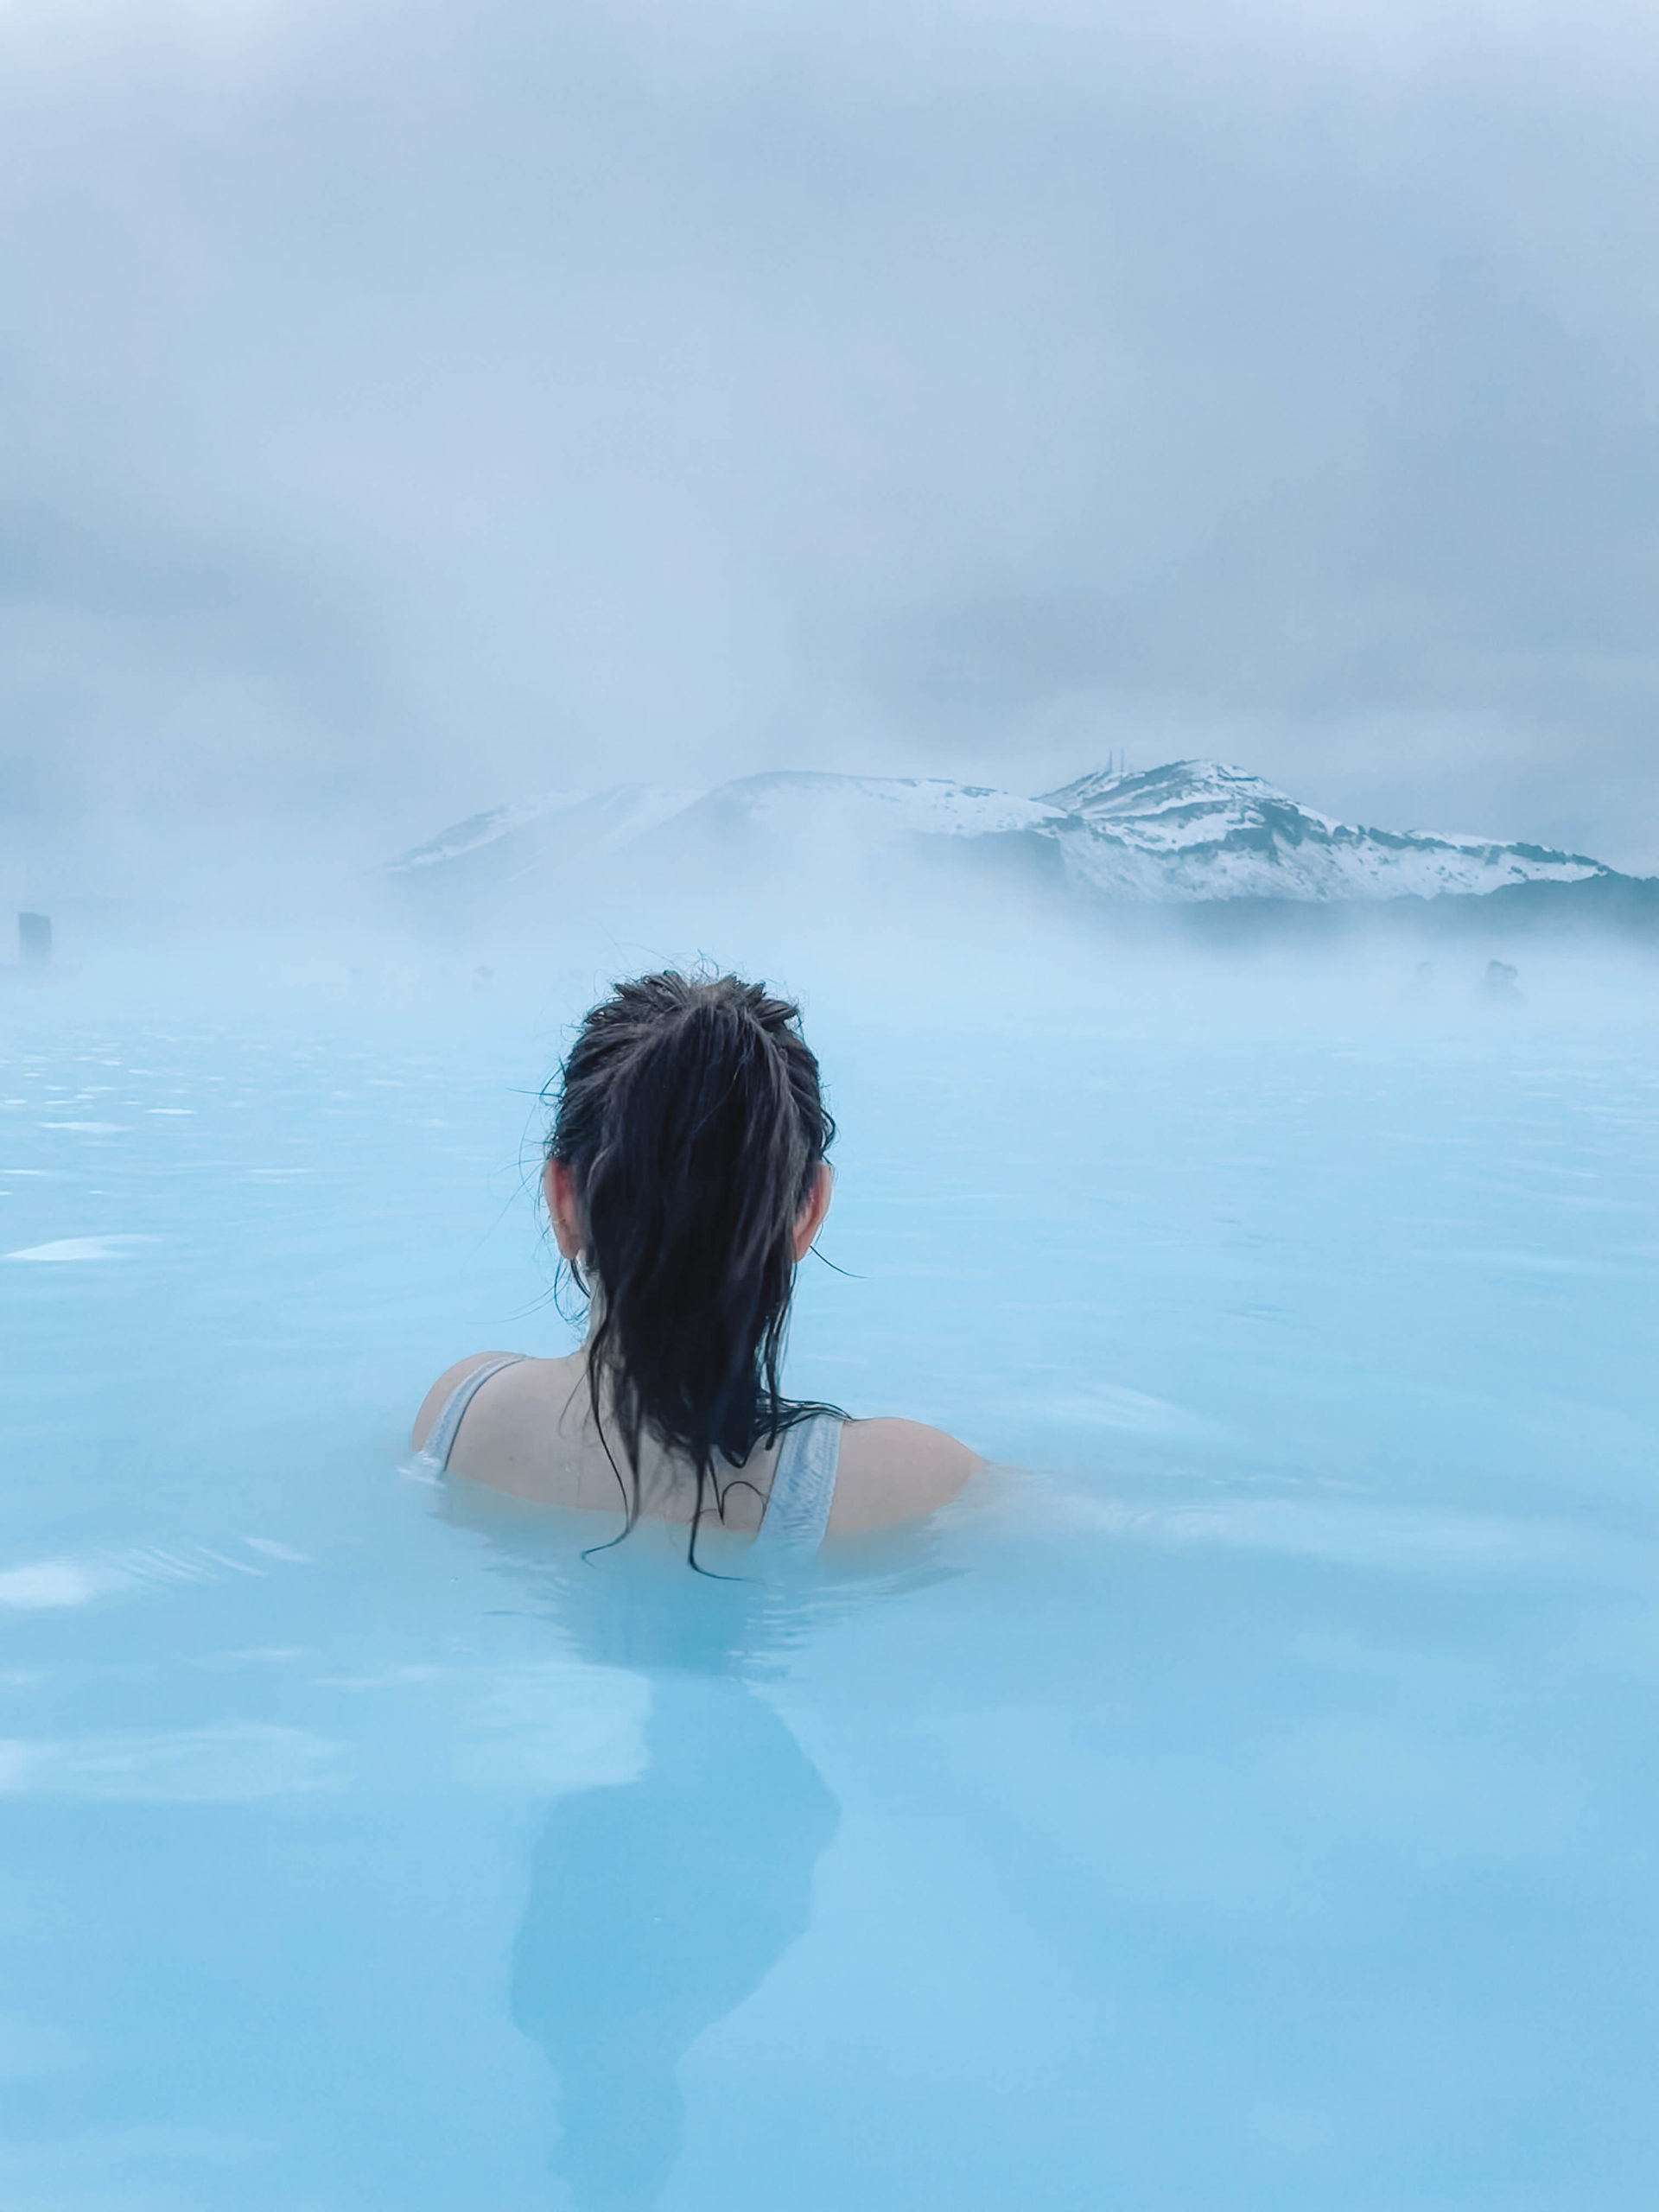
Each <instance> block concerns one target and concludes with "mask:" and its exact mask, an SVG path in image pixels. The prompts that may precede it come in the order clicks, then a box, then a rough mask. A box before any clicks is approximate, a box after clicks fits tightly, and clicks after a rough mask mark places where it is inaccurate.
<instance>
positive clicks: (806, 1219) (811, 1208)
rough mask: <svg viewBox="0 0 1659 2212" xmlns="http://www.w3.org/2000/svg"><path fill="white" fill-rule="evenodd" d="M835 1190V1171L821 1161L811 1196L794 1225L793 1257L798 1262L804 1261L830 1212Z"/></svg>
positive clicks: (825, 1162)
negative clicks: (830, 1203)
mask: <svg viewBox="0 0 1659 2212" xmlns="http://www.w3.org/2000/svg"><path fill="white" fill-rule="evenodd" d="M835 1188H836V1171H835V1169H834V1168H833V1167H831V1166H830V1165H829V1161H828V1160H820V1161H819V1162H818V1172H817V1176H816V1177H815V1179H814V1180H813V1184H812V1195H811V1197H810V1198H808V1200H807V1202H806V1204H805V1205H804V1206H803V1207H802V1208H801V1211H800V1214H799V1217H798V1219H797V1221H796V1224H795V1256H796V1258H797V1259H798V1260H804V1258H805V1257H806V1255H807V1254H808V1253H809V1252H810V1250H811V1249H812V1240H813V1238H814V1237H815V1236H817V1233H818V1231H819V1230H821V1229H822V1228H823V1217H824V1216H825V1214H827V1213H828V1212H829V1200H830V1198H831V1197H832V1196H833V1195H834V1192H835Z"/></svg>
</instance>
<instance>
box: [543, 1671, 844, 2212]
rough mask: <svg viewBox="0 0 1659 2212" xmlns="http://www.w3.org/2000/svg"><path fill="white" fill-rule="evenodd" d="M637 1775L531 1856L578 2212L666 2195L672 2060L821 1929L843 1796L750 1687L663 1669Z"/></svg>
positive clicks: (567, 2159) (675, 2129)
mask: <svg viewBox="0 0 1659 2212" xmlns="http://www.w3.org/2000/svg"><path fill="white" fill-rule="evenodd" d="M648 1751H649V1758H650V1764H649V1765H648V1767H647V1769H646V1771H645V1774H644V1776H643V1777H641V1778H640V1779H639V1781H638V1782H632V1783H625V1784H623V1785H621V1786H620V1787H618V1788H610V1789H593V1790H588V1791H587V1792H585V1793H584V1794H583V1795H582V1796H574V1797H569V1798H566V1799H563V1800H561V1801H560V1802H558V1803H557V1804H556V1805H555V1806H554V1808H553V1809H552V1811H551V1813H550V1815H549V1817H548V1821H547V1824H546V1826H545V1827H543V1830H542V1833H541V1835H540V1837H539V1838H538V1839H537V1844H536V1847H535V1853H534V1855H533V1857H532V1859H531V1878H530V1897H529V1901H528V1903H527V1904H526V1906H525V1909H524V1923H523V1925H522V1927H521V1929H520V1930H519V1934H518V1942H517V1945H516V1946H515V1948H514V1952H513V1961H512V2018H513V2021H514V2024H515V2025H516V2026H518V2028H519V2029H521V2030H522V2031H523V2032H524V2034H525V2035H527V2036H529V2037H531V2040H532V2041H533V2042H535V2043H537V2044H540V2046H541V2048H542V2049H543V2051H544V2052H545V2053H546V2055H547V2057H548V2060H549V2062H550V2064H551V2065H552V2067H553V2068H554V2069H555V2071H556V2074H557V2075H558V2077H559V2088H560V2100H559V2101H560V2121H561V2129H560V2133H561V2141H560V2148H559V2152H558V2155H557V2159H556V2164H557V2168H558V2170H559V2171H561V2172H562V2173H563V2176H564V2177H565V2179H566V2180H567V2181H568V2183H569V2186H570V2190H571V2194H572V2196H573V2199H574V2201H575V2203H576V2204H577V2205H578V2206H579V2207H581V2208H582V2212H589V2208H593V2212H601V2208H606V2212H609V2208H615V2212H632V2208H635V2207H640V2208H643V2207H645V2206H648V2205H651V2204H653V2203H654V2202H656V2201H657V2198H658V2194H659V2192H660V2191H661V2190H662V2188H663V2186H664V2183H666V2181H667V2179H668V2177H669V2174H670V2172H671V2169H672V2166H673V2164H674V2160H675V2157H676V2154H677V2151H678V2148H679V2139H680V2131H681V2124H682V2119H683V2103H682V2100H681V2096H680V2090H679V2085H678V2082H677V2079H676V2069H677V2067H678V2065H679V2063H680V2061H681V2059H682V2058H683V2056H684V2055H685V2053H686V2052H687V2051H688V2050H690V2047H691V2045H692V2044H693V2043H694V2042H695V2041H696V2038H697V2037H698V2036H700V2035H701V2034H702V2031H703V2030H704V2029H705V2028H707V2027H709V2026H711V2025H712V2024H714V2023H715V2021H716V2020H719V2019H721V2018H724V2016H725V2015H726V2014H727V2013H728V2012H732V2011H733V2010H734V2008H735V2007H736V2006H737V2005H740V2004H741V2003H742V2001H743V1999H745V1998H746V1997H748V1996H750V1995H751V1994H752V1993H753V1992H754V1991H755V1990H756V1989H758V1988H759V1987H760V1984H761V1982H762V1981H763V1980H765V1979H766V1975H767V1974H768V1973H770V1971H771V1969H772V1967H773V1966H774V1965H775V1964H776V1963H777V1961H778V1960H779V1958H780V1957H781V1956H782V1955H783V1954H784V1952H785V1950H786V1949H787V1948H788V1947H789V1945H790V1944H791V1943H792V1942H794V1940H795V1938H796V1937H797V1936H800V1935H802V1934H803V1933H804V1931H805V1929H806V1925H807V1919H808V1913H809V1907H810V1892H811V1884H812V1872H813V1868H814V1866H815V1865H816V1863H817V1859H818V1855H819V1853H821V1852H822V1851H823V1848H824V1846H825V1845H826V1844H827V1843H828V1842H829V1838H830V1836H831V1834H833V1833H834V1830H835V1826H836V1817H837V1815H836V1802H835V1800H834V1798H833V1797H831V1796H830V1795H829V1790H828V1789H826V1788H825V1786H824V1783H823V1779H822V1777H820V1776H819V1774H818V1772H817V1769H816V1768H815V1767H814V1766H813V1764H811V1762H810V1759H808V1758H807V1757H806V1754H805V1753H804V1751H802V1750H801V1747H800V1745H798V1743H797V1742H796V1740H795V1738H794V1737H793V1736H792V1735H791V1733H790V1732H789V1730H788V1729H787V1728H786V1727H785V1725H784V1723H783V1722H782V1721H781V1720H780V1719H779V1718H778V1716H777V1714H776V1713H774V1712H773V1711H772V1708H771V1707H770V1706H768V1705H767V1704H766V1702H765V1701H764V1700H762V1699H761V1698H760V1697H758V1696H757V1695H756V1694H754V1693H753V1691H752V1690H750V1689H747V1688H745V1687H744V1686H743V1685H742V1684H741V1682H738V1681H732V1680H730V1679H727V1680H724V1681H721V1680H709V1679H708V1678H706V1677H702V1678H700V1677H698V1676H696V1675H667V1676H660V1675H659V1676H658V1678H657V1681H656V1685H655V1701H654V1705H653V1710H652V1721H651V1727H650V1734H649V1739H648Z"/></svg>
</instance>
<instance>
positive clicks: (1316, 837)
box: [390, 760, 1613, 904]
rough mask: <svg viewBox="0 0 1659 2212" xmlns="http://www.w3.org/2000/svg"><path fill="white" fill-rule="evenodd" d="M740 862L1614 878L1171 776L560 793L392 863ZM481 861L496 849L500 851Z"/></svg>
mask: <svg viewBox="0 0 1659 2212" xmlns="http://www.w3.org/2000/svg"><path fill="white" fill-rule="evenodd" d="M711 837H713V838H714V839H715V840H717V841H719V842H720V846H721V850H722V851H724V852H725V853H726V854H727V855H729V854H730V853H731V851H732V849H733V848H734V846H735V847H736V848H737V849H740V850H741V849H742V848H743V846H744V844H745V842H746V841H750V842H751V846H752V849H753V851H754V852H755V854H756V855H757V856H760V855H766V856H770V857H772V858H773V859H777V858H779V857H782V858H784V859H785V860H787V859H788V857H789V856H790V855H793V854H798V855H803V856H804V855H813V856H814V857H816V858H817V859H818V860H819V861H823V859H824V858H825V857H826V855H828V856H830V857H832V858H833V859H834V860H836V861H837V862H839V863H842V864H845V863H849V862H851V863H856V862H857V861H859V859H860V857H861V856H863V857H866V858H868V859H869V860H870V861H875V860H877V859H878V858H879V856H880V855H881V854H883V853H884V852H886V851H887V849H889V848H891V847H892V846H893V844H895V843H902V842H912V841H916V840H921V841H924V842H931V841H932V840H935V839H944V838H949V839H952V840H968V841H971V840H974V839H977V838H982V837H994V838H998V839H1003V840H1009V839H1012V840H1014V841H1016V842H1020V844H1021V845H1022V847H1023V849H1027V850H1030V849H1033V847H1034V849H1037V850H1039V851H1046V852H1047V853H1049V854H1050V855H1054V854H1055V852H1056V849H1058V860H1059V862H1060V864H1061V868H1062V869H1063V871H1064V875H1065V880H1067V881H1068V882H1069V883H1070V884H1071V886H1072V887H1073V888H1074V889H1076V890H1077V892H1079V893H1083V894H1084V895H1089V896H1093V897H1096V898H1098V897H1104V898H1109V899H1123V900H1131V901H1138V902H1151V903H1156V904H1166V903H1171V902H1187V901H1195V900H1214V899H1296V900H1301V901H1324V900H1332V899H1397V898H1403V897H1418V898H1433V897H1435V896H1437V895H1439V894H1440V893H1484V892H1488V891H1495V890H1497V889H1498V888H1499V887H1501V886H1503V885H1505V884H1513V883H1529V882H1533V883H1536V882H1550V883H1575V882H1580V881H1583V880H1586V878H1589V877H1592V876H1611V874H1612V873H1613V871H1612V870H1611V869H1610V868H1604V867H1603V866H1602V864H1601V863H1600V862H1599V861H1593V860H1590V859H1587V858H1586V857H1585V855H1582V854H1578V853H1563V852H1557V851H1554V850H1553V849H1550V848H1548V847H1546V846H1541V845H1531V844H1514V843H1511V844H1505V843H1503V842H1499V841H1498V840H1497V839H1493V838H1485V837H1480V836H1468V835H1458V836H1450V835H1440V834H1439V833H1436V832H1433V831H1429V830H1424V829H1411V830H1389V829H1363V828H1359V827H1357V826H1355V825H1354V824H1352V823H1343V822H1336V821H1333V820H1332V818H1331V817H1329V816H1327V815H1324V814H1319V813H1316V812H1315V811H1314V810H1313V809H1312V808H1311V807H1306V806H1303V805H1301V804H1299V803H1298V801H1296V800H1295V799H1294V798H1290V797H1289V796H1288V794H1287V793H1286V792H1284V791H1280V790H1278V789H1277V788H1276V787H1275V786H1274V785H1272V784H1268V783H1266V782H1264V781H1263V780H1262V778H1261V777H1259V776H1252V775H1250V774H1248V773H1247V772H1245V771H1244V770H1243V769H1242V768H1233V767H1228V766H1224V765H1223V764H1222V763H1221V762H1219V761H1214V760H1176V761H1172V762H1169V763H1168V764H1166V766H1162V767H1159V768H1153V769H1147V770H1144V771H1143V770H1128V771H1123V772H1117V773H1112V772H1103V771H1102V772H1096V773H1093V774H1090V775H1085V776H1080V777H1078V778H1077V780H1076V781H1075V782H1073V783H1070V784H1066V785H1063V786H1062V787H1061V788H1060V789H1059V790H1058V791H1048V792H1046V793H1045V794H1044V795H1043V796H1042V797H1040V798H1022V797H1020V796H1019V795H1018V794H1016V793H1014V792H1011V791H998V790H995V789H994V788H992V787H991V786H989V785H982V784H963V783H957V782H955V781H953V780H951V779H949V778H945V777H902V776H842V775H833V774H828V773H824V774H819V773H815V772H811V771H807V770H779V771H776V772H772V773H769V774H764V775H758V776H745V777H741V778H739V779H737V780H736V781H735V782H733V783H728V784H721V785H717V786H716V787H715V789H714V790H713V791H702V792H699V791H690V790H682V789H678V788H675V787H671V786H667V785H654V784H619V785H613V786H612V787H611V788H609V789H608V790H605V791H597V792H594V793H593V794H592V795H590V796H588V797H586V798H579V797H577V796H575V794H573V793H570V792H549V793H546V794H543V796H542V797H540V798H528V799H521V800H518V801H515V802H513V803H512V804H509V805H506V806H500V807H497V808H494V809H493V810H491V811H489V812H487V813H484V814H478V815H474V816H473V817H471V818H470V819H469V820H468V821H466V822H462V823H457V824H456V825H455V826H454V828H453V829H446V830H444V831H442V832H441V833H440V835H439V836H436V837H434V838H432V839H431V840H430V841H429V842H428V843H426V844H424V845H419V846H416V848H415V849H414V850H413V851H412V852H409V853H405V854H404V855H403V856H402V857H401V858H400V859H399V860H397V861H393V862H391V869H390V872H391V873H393V874H412V873H414V872H416V871H420V870H425V871H432V870H442V871H444V872H445V873H454V869H455V866H456V864H457V863H463V864H464V865H465V866H466V867H467V868H468V869H469V870H475V869H477V868H480V867H484V868H488V869H489V870H490V871H491V872H492V873H493V874H499V877H500V879H501V880H504V881H512V880H516V879H518V878H520V877H524V876H531V875H536V874H552V873H556V874H559V875H561V876H568V875H569V874H571V873H572V872H573V871H579V870H580V868H582V866H583V865H585V864H586V863H588V862H591V861H594V860H597V859H599V858H601V857H603V856H605V855H616V854H622V853H626V851H627V849H629V848H630V847H632V846H634V845H636V844H639V843H640V842H641V841H642V840H643V841H645V842H644V843H643V845H642V846H641V851H640V855H639V858H640V862H641V864H642V865H644V864H646V862H647V860H649V862H650V863H651V864H652V865H655V864H657V863H658V862H660V861H664V860H666V859H668V858H671V857H672V856H673V855H676V854H677V855H681V856H682V857H688V856H689V857H695V856H696V855H697V854H698V853H700V852H706V851H708V850H710V849H712V848H710V847H709V845H708V843H707V841H708V840H709V838H711ZM490 849H493V850H490Z"/></svg>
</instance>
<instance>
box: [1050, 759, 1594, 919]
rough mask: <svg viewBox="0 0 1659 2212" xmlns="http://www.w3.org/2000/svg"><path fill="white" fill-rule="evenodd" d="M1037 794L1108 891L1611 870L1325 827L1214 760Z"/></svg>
mask: <svg viewBox="0 0 1659 2212" xmlns="http://www.w3.org/2000/svg"><path fill="white" fill-rule="evenodd" d="M1047 799H1048V803H1049V804H1051V805H1053V806H1056V807H1059V808H1062V809H1063V810H1065V813H1066V815H1067V816H1068V817H1069V819H1068V821H1067V822H1066V823H1065V825H1064V826H1063V827H1062V828H1061V829H1058V831H1057V832H1056V833H1055V834H1056V835H1057V836H1058V838H1059V841H1060V843H1061V845H1062V848H1063V849H1064V850H1065V859H1066V866H1067V868H1068V870H1069V871H1070V872H1071V874H1073V875H1074V876H1075V877H1076V878H1077V879H1078V880H1080V881H1081V882H1083V883H1085V884H1087V885H1089V886H1090V887H1093V888H1095V889H1096V890H1099V891H1102V892H1104V893H1108V894H1109V895H1111V896H1113V897H1116V898H1129V899H1155V900H1169V899H1303V900H1309V899H1398V898H1402V897H1408V896H1416V897H1419V898H1433V897H1434V896H1436V895H1437V894H1439V893H1444V892H1461V893H1470V892H1475V893H1479V892H1485V891H1495V890H1496V889H1497V887H1498V886H1499V885H1500V884H1504V883H1526V882H1533V883H1536V882H1554V883H1575V882H1579V881H1581V880H1583V879H1584V878H1586V877H1587V876H1592V875H1606V874H1611V870H1609V869H1607V868H1603V867H1602V866H1601V864H1600V863H1599V861H1592V860H1588V859H1586V858H1585V857H1584V856H1583V855H1581V854H1576V853H1560V852H1554V851H1552V850H1550V849H1548V848H1547V847H1544V846H1541V845H1525V844H1503V843H1500V842H1497V840H1496V839H1491V838H1481V837H1471V836H1457V837H1446V836H1436V835H1434V834H1433V833H1432V832H1430V831H1427V830H1421V829H1410V830H1389V829H1359V828H1356V827H1354V826H1353V825H1352V824H1351V823H1343V822H1333V821H1332V819H1331V818H1330V817H1329V816H1328V815H1324V814H1317V813H1315V812H1314V811H1313V809H1312V808H1311V807H1305V806H1302V805H1300V804H1298V802H1297V801H1296V800H1294V799H1293V798H1290V797H1289V796H1288V795H1287V793H1286V792H1284V791H1280V790H1278V789H1276V788H1275V786H1274V785H1272V784H1268V783H1265V782H1263V780H1262V778H1261V777H1259V776H1252V775H1249V774H1247V773H1246V772H1244V771H1243V769H1240V768H1229V767H1224V766H1222V765H1221V764H1220V763H1219V762H1217V761H1213V760H1177V761H1173V762H1171V763H1170V764H1169V765H1168V766H1165V767H1161V768H1154V769H1150V770H1147V771H1145V772H1139V771H1136V772H1126V773H1123V774H1121V775H1091V776H1083V777H1080V778H1078V779H1077V782H1076V783H1072V784H1067V785H1065V786H1064V787H1063V788H1062V789H1061V790H1059V791H1051V792H1049V793H1048V794H1047Z"/></svg>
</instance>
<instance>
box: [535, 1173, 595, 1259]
mask: <svg viewBox="0 0 1659 2212" xmlns="http://www.w3.org/2000/svg"><path fill="white" fill-rule="evenodd" d="M542 1196H543V1198H545V1199H546V1200H547V1217H548V1219H549V1220H550V1222H551V1223H552V1224H553V1241H554V1243H556V1245H557V1246H558V1248H559V1251H560V1254H561V1255H562V1257H563V1258H564V1259H567V1260H579V1259H580V1258H581V1257H582V1245H583V1244H584V1243H585V1242H586V1241H587V1240H586V1239H585V1238H584V1237H583V1236H582V1209H581V1207H580V1206H579V1205H577V1204H576V1179H575V1176H574V1175H573V1174H572V1173H570V1170H569V1166H567V1164H566V1163H565V1162H564V1161H563V1160H549V1161H548V1163H547V1165H546V1166H545V1167H544V1168H543V1170H542Z"/></svg>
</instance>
